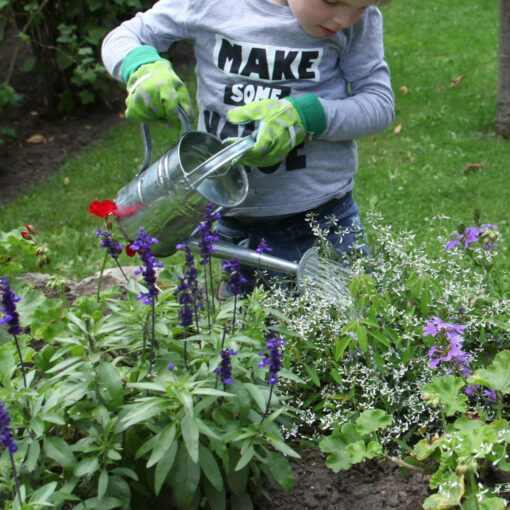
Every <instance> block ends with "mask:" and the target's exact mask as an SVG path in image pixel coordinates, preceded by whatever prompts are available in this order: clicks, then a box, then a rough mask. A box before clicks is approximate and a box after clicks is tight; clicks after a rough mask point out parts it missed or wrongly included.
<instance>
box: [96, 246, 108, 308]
mask: <svg viewBox="0 0 510 510" xmlns="http://www.w3.org/2000/svg"><path fill="white" fill-rule="evenodd" d="M107 258H108V252H106V253H105V254H104V259H103V265H102V266H101V270H100V271H99V279H98V281H97V302H98V303H99V294H100V292H101V283H102V282H103V272H104V268H105V267H106V260H107Z"/></svg>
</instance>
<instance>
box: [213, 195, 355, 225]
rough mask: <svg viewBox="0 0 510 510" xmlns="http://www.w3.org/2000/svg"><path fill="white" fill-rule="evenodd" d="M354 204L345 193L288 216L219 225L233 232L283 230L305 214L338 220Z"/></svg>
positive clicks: (223, 221) (232, 220)
mask: <svg viewBox="0 0 510 510" xmlns="http://www.w3.org/2000/svg"><path fill="white" fill-rule="evenodd" d="M353 204H354V199H353V197H352V192H351V191H349V192H347V193H346V194H345V195H344V196H343V197H340V198H334V199H333V200H330V201H329V202H326V203H325V204H322V205H319V206H318V207H315V208H314V209H309V210H308V211H302V212H299V213H296V214H291V215H288V216H264V217H251V216H243V217H229V216H224V217H223V218H221V220H220V223H221V224H222V225H224V226H225V227H227V228H231V229H235V230H246V229H248V230H250V231H252V232H257V231H259V230H260V231H267V230H273V229H274V230H279V229H282V228H283V229H284V228H285V227H286V226H287V225H289V224H291V223H296V222H304V221H305V217H306V215H307V214H310V213H314V214H316V215H317V216H318V217H327V216H330V215H331V214H335V216H337V217H338V218H339V219H341V215H342V213H343V212H345V211H348V210H349V209H350V208H351V207H352V206H353Z"/></svg>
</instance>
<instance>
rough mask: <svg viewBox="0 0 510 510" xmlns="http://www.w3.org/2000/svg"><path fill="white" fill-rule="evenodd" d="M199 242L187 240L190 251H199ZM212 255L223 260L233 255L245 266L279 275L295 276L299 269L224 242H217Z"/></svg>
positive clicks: (277, 259)
mask: <svg viewBox="0 0 510 510" xmlns="http://www.w3.org/2000/svg"><path fill="white" fill-rule="evenodd" d="M199 242H200V239H198V238H196V237H192V238H190V239H188V241H187V244H188V245H189V247H190V248H191V249H194V250H199V249H200V246H199ZM213 255H214V257H219V258H224V259H229V258H232V257H233V256H234V255H235V256H237V257H238V258H239V260H240V261H241V262H242V263H243V264H245V265H247V266H251V267H262V268H264V269H269V270H272V271H278V272H280V273H285V274H289V275H293V276H297V273H298V268H299V264H297V263H295V262H290V261H289V260H285V259H281V258H278V257H273V256H272V255H267V254H265V253H257V252H256V251H254V250H250V249H249V248H243V247H242V246H238V245H235V244H231V243H226V242H225V241H217V242H216V243H215V244H214V252H213Z"/></svg>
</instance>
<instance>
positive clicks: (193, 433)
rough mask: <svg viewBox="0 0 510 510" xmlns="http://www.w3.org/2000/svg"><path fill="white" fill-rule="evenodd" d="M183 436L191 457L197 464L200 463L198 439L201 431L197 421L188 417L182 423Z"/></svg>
mask: <svg viewBox="0 0 510 510" xmlns="http://www.w3.org/2000/svg"><path fill="white" fill-rule="evenodd" d="M181 434H182V438H183V439H184V444H185V445H186V449H187V450H188V453H189V456H190V457H191V460H192V461H193V462H194V463H195V464H197V463H198V438H199V435H200V434H199V430H198V426H197V424H196V423H195V420H194V419H193V418H192V417H191V416H189V415H186V416H184V418H183V419H182V421H181Z"/></svg>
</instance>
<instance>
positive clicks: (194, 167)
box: [115, 125, 254, 257]
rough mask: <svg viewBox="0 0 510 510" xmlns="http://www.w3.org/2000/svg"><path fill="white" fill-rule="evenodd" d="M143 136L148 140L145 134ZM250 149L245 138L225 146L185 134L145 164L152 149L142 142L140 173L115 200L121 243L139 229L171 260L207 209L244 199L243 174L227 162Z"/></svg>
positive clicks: (245, 181)
mask: <svg viewBox="0 0 510 510" xmlns="http://www.w3.org/2000/svg"><path fill="white" fill-rule="evenodd" d="M145 129H147V128H146V127H145ZM142 130H144V126H143V125H142ZM143 133H144V136H145V137H147V133H148V131H147V130H146V131H143ZM253 144H254V140H253V138H251V137H246V138H243V139H241V140H239V141H238V142H236V143H234V144H232V145H229V146H225V145H223V143H222V142H221V140H220V139H219V138H217V137H215V136H214V135H211V134H210V133H206V132H202V131H192V130H188V131H187V132H185V133H184V135H183V136H182V137H181V139H180V140H179V142H178V143H177V144H176V145H175V146H174V147H173V148H171V149H170V150H168V151H167V152H165V153H164V154H163V155H162V156H161V157H159V158H158V159H157V160H156V161H154V162H153V163H152V164H148V163H149V161H150V151H151V150H152V149H151V144H150V142H148V141H147V139H145V148H146V157H145V162H144V165H143V166H142V170H141V171H140V172H139V173H138V174H137V176H136V177H135V179H134V180H133V181H131V182H130V183H129V184H127V185H126V186H124V187H123V188H122V189H121V190H120V191H119V192H118V193H117V196H116V198H115V204H116V205H117V212H118V216H117V223H118V226H119V229H120V230H121V232H122V234H123V235H124V237H125V238H126V239H127V240H128V241H130V242H132V241H134V239H135V238H136V237H137V235H138V231H139V229H140V227H144V229H145V231H146V232H147V233H148V234H149V235H150V236H151V237H155V238H157V239H158V241H159V242H158V243H157V244H154V245H152V251H153V253H154V255H156V256H157V257H165V256H168V255H172V254H173V253H174V252H175V251H176V248H175V246H176V244H178V243H179V242H182V241H184V240H186V239H187V238H188V237H189V236H190V235H191V234H192V233H193V231H194V230H195V229H196V226H197V225H198V223H199V222H200V221H201V220H202V218H203V215H204V208H205V206H206V205H207V204H208V203H213V204H215V205H217V206H218V208H219V209H225V208H231V207H235V206H237V205H239V204H241V203H242V201H243V200H244V199H245V197H246V195H247V193H248V177H247V175H246V171H245V169H244V168H243V167H242V166H240V165H235V164H232V161H233V160H235V159H237V158H238V157H240V156H241V155H242V154H244V153H245V152H246V151H247V150H249V149H250V148H251V147H252V146H253ZM148 147H149V149H148ZM147 151H149V154H148V152H147Z"/></svg>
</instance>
